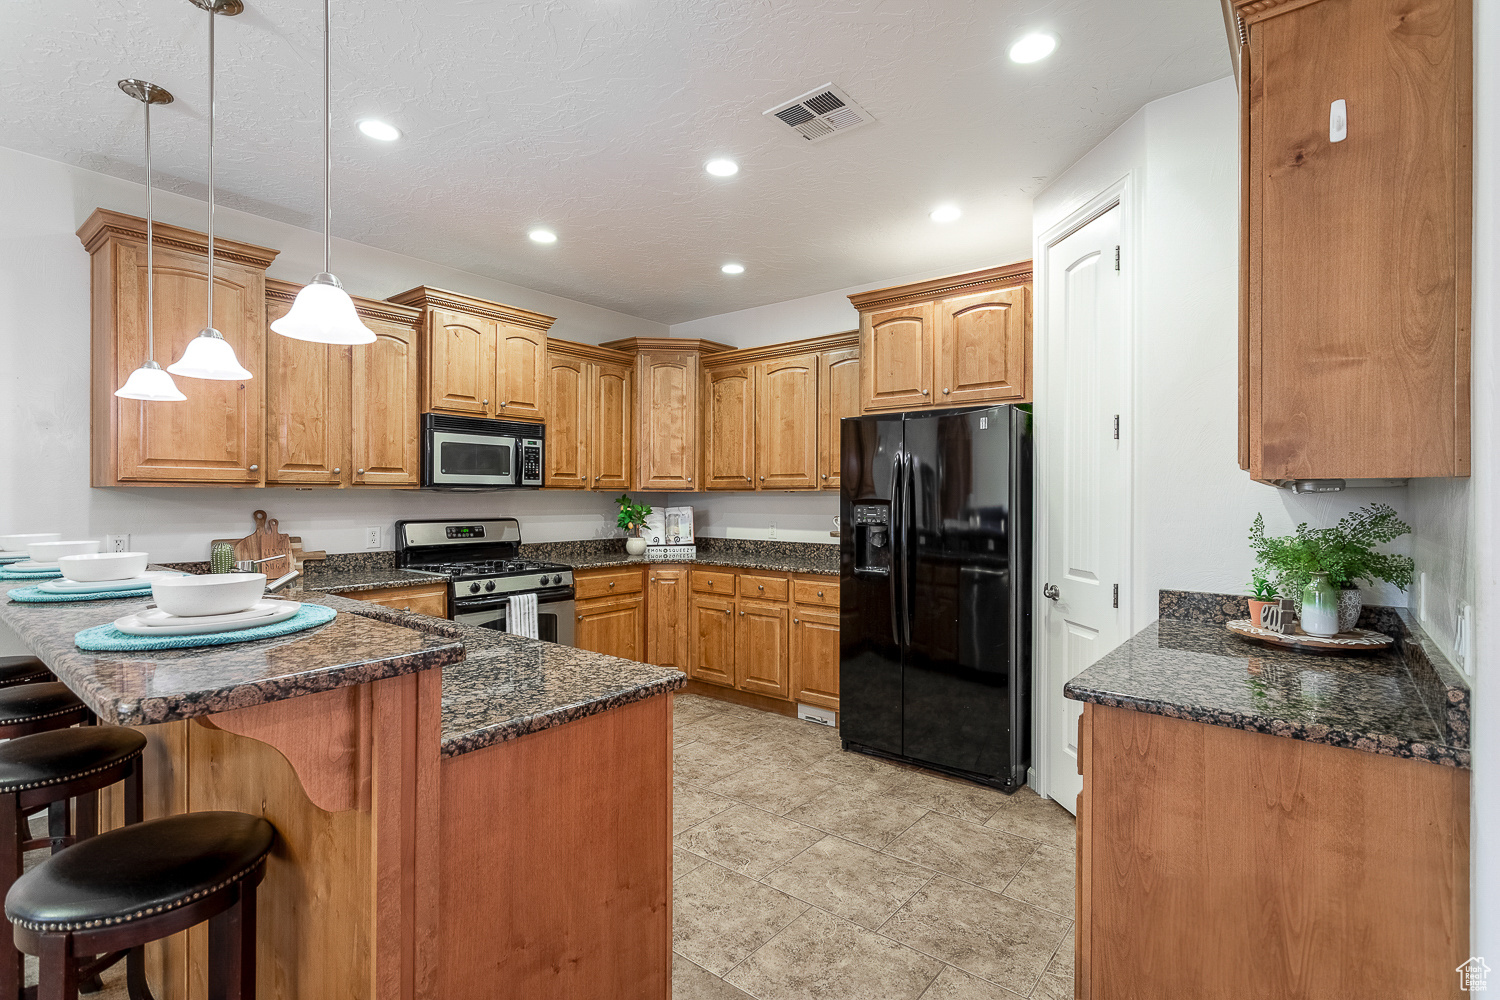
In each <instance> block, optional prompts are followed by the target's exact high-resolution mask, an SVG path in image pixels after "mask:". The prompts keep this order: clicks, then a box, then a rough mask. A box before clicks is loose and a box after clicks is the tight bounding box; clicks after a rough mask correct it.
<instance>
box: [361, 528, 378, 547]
mask: <svg viewBox="0 0 1500 1000" xmlns="http://www.w3.org/2000/svg"><path fill="white" fill-rule="evenodd" d="M365 548H367V549H378V548H380V529H379V528H366V529H365Z"/></svg>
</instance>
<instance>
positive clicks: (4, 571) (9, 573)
mask: <svg viewBox="0 0 1500 1000" xmlns="http://www.w3.org/2000/svg"><path fill="white" fill-rule="evenodd" d="M61 577H62V570H60V569H8V568H5V567H3V566H0V580H56V579H61Z"/></svg>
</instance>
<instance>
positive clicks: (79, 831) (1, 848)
mask: <svg viewBox="0 0 1500 1000" xmlns="http://www.w3.org/2000/svg"><path fill="white" fill-rule="evenodd" d="M145 749H146V737H144V736H142V735H141V734H140V733H139V732H137V731H136V730H134V729H125V728H121V727H116V726H86V727H80V728H76V729H56V730H53V731H52V732H47V733H37V734H35V735H33V736H22V737H19V738H17V739H13V740H8V741H6V742H4V743H0V891H4V890H9V889H10V887H11V885H13V884H14V883H15V881H16V880H17V879H18V878H20V877H21V872H22V869H23V862H22V857H21V856H22V854H23V853H24V852H26V851H34V850H37V849H39V848H43V847H48V846H50V847H51V848H52V853H53V854H54V855H55V854H57V852H59V851H61V850H62V849H63V848H65V847H68V846H69V845H71V844H75V843H77V842H78V841H81V840H87V839H88V838H89V837H92V836H94V833H95V830H96V829H97V817H96V816H95V815H94V812H93V807H94V804H95V802H96V801H97V799H96V795H97V793H98V791H99V789H101V788H105V787H108V786H109V785H112V784H114V783H115V782H118V781H123V782H124V783H125V822H126V823H127V824H130V823H139V822H140V821H141V801H142V771H143V769H142V763H143V761H142V751H144V750H145ZM74 798H76V799H77V800H78V814H79V815H78V822H77V824H76V827H75V831H74V832H71V833H70V832H69V830H68V828H67V815H68V808H67V807H68V800H69V799H74ZM56 805H60V806H61V809H52V808H51V807H53V806H56ZM43 807H48V811H49V813H50V815H51V817H52V820H53V822H52V824H51V829H49V831H48V834H49V835H48V836H46V837H39V838H35V839H33V838H32V837H31V836H30V831H29V830H28V829H26V826H27V821H26V817H27V816H28V815H29V814H30V813H33V812H36V811H37V810H38V809H40V808H43ZM59 816H61V819H62V822H61V825H59V823H58V822H57V820H58V817H59ZM23 970H24V966H23V963H22V959H21V953H20V952H18V951H16V949H15V947H14V945H12V944H10V943H9V942H5V943H3V944H0V997H3V998H4V1000H14V998H16V997H18V996H20V991H21V986H22V983H23V975H24V971H23Z"/></svg>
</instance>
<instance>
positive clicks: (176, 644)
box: [73, 604, 338, 653]
mask: <svg viewBox="0 0 1500 1000" xmlns="http://www.w3.org/2000/svg"><path fill="white" fill-rule="evenodd" d="M337 614H338V612H336V611H334V610H333V609H332V608H330V607H326V606H324V605H322V604H304V605H302V610H301V611H298V612H297V613H296V614H295V615H293V616H292V617H290V618H288V619H287V620H286V621H284V622H277V623H276V624H275V625H262V626H260V627H259V628H247V629H241V630H240V631H238V632H210V633H208V634H207V635H163V636H154V635H126V634H125V633H124V632H121V631H120V630H119V629H117V628H115V627H114V625H113V624H110V625H98V626H95V627H94V628H86V629H84V630H83V631H82V632H79V633H78V634H77V635H75V636H73V642H74V644H75V645H77V646H78V648H79V649H87V650H90V651H92V652H98V653H128V652H135V651H138V650H145V649H192V648H194V647H196V646H228V645H230V644H231V643H236V642H254V641H255V640H257V639H275V638H277V637H278V636H283V635H291V634H292V633H294V632H301V631H303V630H304V629H310V628H316V627H317V626H319V625H327V624H328V623H329V622H331V621H333V619H334V616H335V615H337Z"/></svg>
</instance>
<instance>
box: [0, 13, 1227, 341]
mask: <svg viewBox="0 0 1500 1000" xmlns="http://www.w3.org/2000/svg"><path fill="white" fill-rule="evenodd" d="M246 5H247V7H246V11H245V13H244V14H241V15H240V16H239V17H235V18H223V19H221V20H220V22H219V33H218V50H219V118H218V122H219V131H218V150H219V157H218V182H219V185H220V191H221V198H222V203H223V204H226V205H230V206H232V207H235V208H239V209H243V210H245V211H249V212H253V213H256V214H259V215H263V216H267V217H270V218H274V219H279V220H282V221H285V222H290V223H294V224H297V225H302V226H307V227H309V228H318V227H319V224H320V223H319V220H320V212H321V201H320V199H321V183H320V177H319V172H318V171H319V165H320V157H321V149H322V146H321V136H320V133H319V131H318V126H319V116H320V113H321V108H320V82H321V76H320V72H321V70H320V58H321V10H322V7H321V4H320V3H318V2H317V0H246ZM5 7H6V11H5V15H4V17H5V20H6V21H7V25H6V29H5V30H4V31H3V32H0V92H3V93H4V94H5V95H6V99H5V101H4V102H3V104H0V144H4V145H7V146H11V147H14V148H17V149H21V150H25V151H27V152H31V153H36V154H39V155H41V156H46V157H50V158H53V159H58V160H63V161H66V162H69V163H74V164H78V165H80V166H84V167H88V168H90V169H94V170H100V171H104V172H106V173H110V174H116V175H119V176H122V177H127V178H132V179H137V180H139V179H142V177H143V173H142V158H141V142H140V108H139V105H137V104H134V103H132V102H131V101H130V100H129V99H128V98H126V97H125V96H124V95H122V94H120V93H119V92H118V91H117V90H116V89H115V81H116V80H117V79H119V78H120V77H124V76H139V77H144V78H146V79H149V80H151V81H153V82H156V83H159V84H161V85H163V86H165V87H167V88H168V89H170V90H171V91H173V92H174V93H175V94H176V95H177V98H178V100H177V103H176V104H174V105H172V106H170V107H168V108H164V109H159V110H158V111H157V112H156V114H155V115H154V116H153V125H154V130H153V131H154V137H155V150H154V153H155V161H156V167H157V170H158V171H159V183H161V184H162V185H163V186H164V187H166V188H169V189H173V190H177V191H181V192H183V193H187V194H196V195H201V194H202V192H203V190H204V187H203V185H204V179H205V165H204V146H205V141H206V130H205V110H206V108H205V104H206V94H207V90H206V82H205V59H206V33H207V25H206V19H207V15H206V14H204V13H202V12H201V11H199V10H198V9H197V8H195V7H193V6H192V5H191V4H190V3H189V2H188V0H90V2H84V0H47V2H43V0H5ZM333 17H334V42H333V66H334V97H333V100H334V127H335V133H334V139H335V143H334V171H335V172H334V232H335V234H336V235H337V236H339V237H342V238H346V239H351V240H356V241H359V242H361V243H366V244H369V245H371V246H376V247H381V248H384V249H387V250H393V251H398V252H401V253H406V254H411V255H413V256H416V257H420V258H425V259H428V260H432V261H437V262H440V263H443V264H447V265H450V266H453V267H459V268H464V269H466V270H469V271H473V272H476V273H479V274H483V275H488V276H492V277H495V278H499V279H503V280H506V281H511V282H514V283H517V284H521V285H526V286H530V287H533V288H538V289H542V290H545V291H548V292H552V293H555V294H559V295H565V296H569V297H572V298H576V299H582V300H584V301H587V302H592V303H594V304H597V305H600V306H605V307H608V308H612V309H617V310H620V311H622V312H626V313H630V314H633V315H637V316H642V317H645V318H649V319H653V320H658V321H661V322H667V323H673V322H680V321H683V320H688V319H693V318H697V317H700V316H705V315H712V314H715V313H721V312H727V311H730V310H734V309H742V308H746V307H749V306H754V305H760V304H763V303H767V302H775V301H780V300H783V299H789V298H795V297H798V296H802V295H809V294H813V293H816V292H821V291H827V290H829V289H834V288H842V287H845V286H849V285H855V284H859V283H863V282H868V281H875V280H880V279H883V278H886V277H889V276H891V275H900V274H911V273H916V272H919V271H930V270H935V269H939V268H944V267H948V266H954V267H957V266H963V265H967V264H971V263H973V262H975V261H979V260H984V259H987V258H988V257H989V256H992V255H1005V254H1009V255H1010V256H1011V257H1014V256H1016V255H1017V253H1018V252H1019V253H1024V252H1025V248H1026V246H1027V245H1029V238H1030V227H1031V222H1030V201H1031V196H1032V195H1033V194H1034V193H1035V192H1036V191H1037V190H1039V189H1040V188H1041V187H1042V186H1043V185H1044V184H1045V182H1046V181H1047V180H1048V179H1049V178H1050V177H1052V176H1054V175H1055V174H1056V173H1058V172H1059V171H1060V170H1062V169H1063V168H1065V167H1067V166H1068V165H1069V164H1071V163H1072V162H1073V161H1075V160H1076V159H1077V158H1078V157H1079V156H1081V155H1082V154H1083V153H1084V152H1085V151H1087V150H1088V149H1089V148H1090V147H1092V146H1093V145H1094V144H1095V143H1097V142H1098V141H1099V140H1100V139H1102V138H1103V137H1104V136H1105V135H1107V134H1108V133H1109V132H1110V130H1112V129H1113V128H1115V126H1117V125H1119V124H1120V123H1121V122H1123V121H1124V120H1125V119H1126V118H1127V117H1129V116H1130V115H1131V114H1132V113H1134V112H1135V111H1136V110H1137V109H1138V108H1139V107H1140V106H1141V105H1142V104H1144V103H1146V102H1147V101H1150V100H1153V99H1155V98H1157V97H1161V96H1164V95H1167V94H1171V93H1175V92H1177V91H1179V90H1183V89H1185V88H1188V87H1191V86H1195V85H1197V84H1200V83H1205V82H1207V81H1209V80H1212V79H1215V78H1217V77H1220V76H1223V75H1225V74H1226V73H1227V72H1228V56H1227V53H1226V51H1225V43H1224V35H1223V27H1222V22H1221V20H1220V14H1219V9H1218V4H1216V3H1214V2H1212V0H1130V2H1124V0H1050V2H1049V0H1031V2H1020V0H730V2H725V0H535V2H528V3H519V2H510V0H499V2H496V0H434V2H422V3H411V2H399V0H364V2H361V3H359V4H351V3H346V2H342V0H336V2H335V3H334V8H333ZM1039 28H1041V29H1047V30H1051V31H1054V32H1055V33H1057V34H1058V35H1059V36H1060V38H1061V40H1062V43H1061V45H1060V46H1059V48H1058V50H1057V52H1056V54H1055V55H1053V56H1052V57H1051V58H1050V59H1048V60H1047V61H1045V62H1043V63H1040V64H1036V65H1032V66H1017V65H1015V64H1012V63H1011V62H1010V61H1009V60H1008V59H1006V57H1005V49H1006V47H1007V46H1008V44H1009V43H1010V42H1011V41H1012V40H1013V39H1014V38H1015V37H1017V36H1018V35H1020V34H1022V33H1024V32H1026V31H1030V30H1035V29H1039ZM828 81H834V82H836V83H839V84H840V85H842V86H843V87H844V88H845V89H847V90H848V92H849V93H850V95H851V96H852V97H853V98H854V99H855V100H856V101H858V102H860V104H862V105H863V106H864V107H865V108H866V109H867V110H868V111H869V112H871V113H872V114H873V115H875V116H876V118H877V119H879V120H878V121H877V122H876V123H875V124H874V125H870V126H866V127H865V128H862V129H859V130H857V131H854V132H850V133H849V134H847V135H841V136H836V137H834V138H831V139H829V140H826V141H824V142H820V143H817V144H813V143H808V142H805V141H803V140H801V139H799V138H797V137H796V136H795V135H794V134H793V133H792V132H791V131H790V130H789V129H786V128H785V127H784V126H781V125H779V124H774V123H773V120H768V119H765V118H763V117H762V115H761V112H762V111H764V110H765V109H766V108H769V107H772V106H773V105H775V104H777V103H779V102H780V101H782V100H784V99H787V98H791V97H795V96H796V95H798V94H801V93H803V92H804V91H807V90H809V89H811V88H813V87H816V86H818V85H820V84H823V83H826V82H828ZM370 116H373V117H379V118H382V119H384V120H387V121H390V122H392V123H394V124H396V125H397V126H398V127H400V128H401V129H402V130H403V132H404V133H405V135H404V137H403V138H402V139H401V140H400V141H399V142H397V143H395V144H390V145H387V144H381V143H376V142H373V141H371V140H369V139H367V138H365V137H364V136H362V135H360V134H359V133H358V132H357V131H355V129H354V127H353V126H354V122H355V121H356V120H357V119H358V118H361V117H370ZM716 155H727V156H731V157H733V158H735V159H736V160H738V161H739V163H740V165H741V168H742V169H741V173H740V174H739V175H738V176H736V177H733V178H729V179H727V180H719V179H715V178H711V177H709V176H708V175H707V174H705V173H704V171H703V169H702V164H703V162H704V161H705V160H707V159H709V158H710V157H711V156H716ZM949 200H951V201H956V202H958V203H960V204H961V205H962V206H963V208H964V213H965V214H964V217H963V218H962V219H961V220H960V221H959V222H957V223H953V224H949V225H941V226H940V225H935V224H933V223H931V222H930V221H928V219H927V213H928V211H929V210H930V209H931V208H932V206H933V205H934V204H936V203H938V202H940V201H949ZM534 225H546V226H549V227H551V228H554V229H555V230H556V231H557V233H558V235H559V237H560V239H559V241H558V242H557V243H556V244H554V245H552V246H539V245H537V244H534V243H532V242H531V241H529V240H528V239H527V238H526V231H527V229H528V228H530V227H531V226H534ZM227 235H233V234H227ZM730 260H735V261H740V262H743V263H744V264H745V266H746V268H747V271H746V273H745V274H743V275H740V276H738V277H733V278H730V277H726V276H724V275H722V274H720V273H719V265H720V264H721V263H723V262H725V261H730ZM997 262H999V261H998V260H997ZM335 270H337V261H335Z"/></svg>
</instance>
